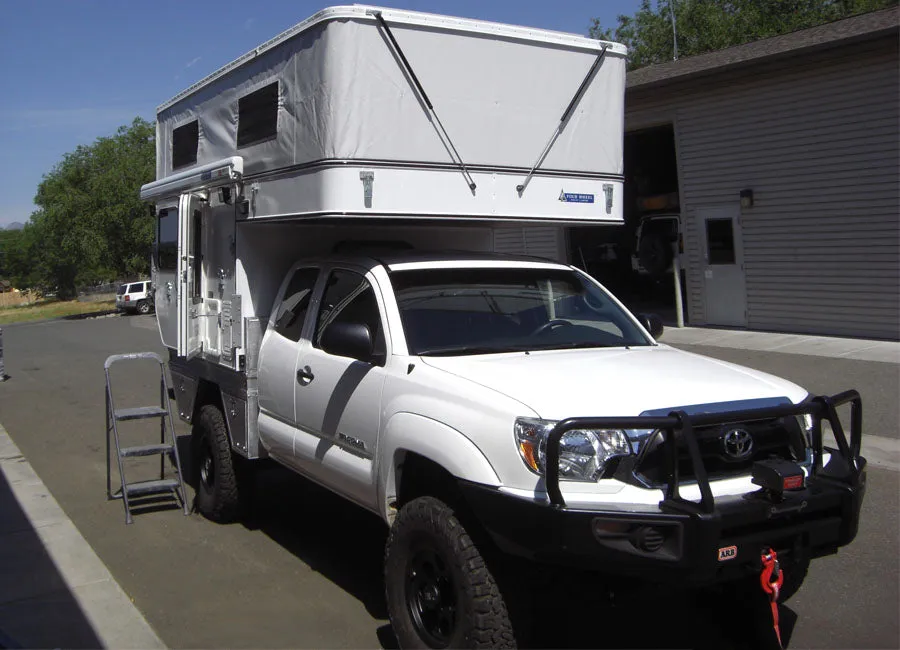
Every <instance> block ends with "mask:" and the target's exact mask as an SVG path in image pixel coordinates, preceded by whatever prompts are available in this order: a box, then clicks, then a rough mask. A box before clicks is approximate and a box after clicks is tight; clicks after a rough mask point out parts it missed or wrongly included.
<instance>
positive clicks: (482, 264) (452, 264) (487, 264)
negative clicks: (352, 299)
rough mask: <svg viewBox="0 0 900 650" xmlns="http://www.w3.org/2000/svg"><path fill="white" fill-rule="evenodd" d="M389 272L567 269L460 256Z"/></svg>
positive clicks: (406, 265)
mask: <svg viewBox="0 0 900 650" xmlns="http://www.w3.org/2000/svg"><path fill="white" fill-rule="evenodd" d="M388 268H390V270H391V271H411V270H418V269H548V270H557V271H560V270H561V271H568V270H569V267H567V266H563V265H561V264H551V263H549V262H538V261H534V262H531V261H527V262H517V261H511V260H510V261H507V260H467V259H465V257H464V256H462V255H461V256H460V259H459V260H442V261H437V262H398V263H397V264H391V265H390V266H389V267H388Z"/></svg>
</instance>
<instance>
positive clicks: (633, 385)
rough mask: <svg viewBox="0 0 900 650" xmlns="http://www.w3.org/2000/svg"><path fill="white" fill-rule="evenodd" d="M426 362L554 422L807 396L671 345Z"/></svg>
mask: <svg viewBox="0 0 900 650" xmlns="http://www.w3.org/2000/svg"><path fill="white" fill-rule="evenodd" d="M420 358H421V360H422V362H423V363H425V364H428V365H429V366H431V367H433V368H437V369H440V370H443V371H445V372H448V373H452V374H454V375H458V376H459V377H462V378H464V379H468V380H469V381H472V382H475V383H477V384H481V385H482V386H486V387H487V388H490V389H492V390H495V391H497V392H499V393H502V394H504V395H507V396H508V397H511V398H513V399H515V400H518V401H519V402H521V403H522V404H524V405H526V406H528V407H530V408H531V409H533V410H534V411H535V412H536V413H537V414H538V416H539V417H541V418H544V419H548V420H561V419H563V418H567V417H589V416H593V417H606V416H611V417H614V416H626V417H627V416H633V415H640V414H641V413H643V412H644V411H649V410H654V409H668V408H677V407H683V406H690V405H695V404H712V403H718V402H732V401H738V400H748V399H761V398H773V397H786V398H788V399H789V400H790V401H791V402H793V403H797V402H800V401H801V400H803V399H804V398H805V397H806V395H807V392H806V391H805V390H803V389H802V388H800V387H799V386H797V385H796V384H793V383H791V382H789V381H785V380H784V379H780V378H778V377H775V376H773V375H769V374H766V373H764V372H758V371H756V370H751V369H749V368H744V367H742V366H738V365H735V364H732V363H727V362H725V361H718V360H717V359H710V358H708V357H703V356H700V355H697V354H692V353H690V352H684V351H682V350H676V349H675V348H670V347H668V346H665V345H657V346H651V347H636V348H630V349H624V348H597V349H582V350H544V351H540V352H530V353H527V354H526V353H519V352H515V353H508V354H487V355H475V356H465V357H420ZM523 415H527V414H523Z"/></svg>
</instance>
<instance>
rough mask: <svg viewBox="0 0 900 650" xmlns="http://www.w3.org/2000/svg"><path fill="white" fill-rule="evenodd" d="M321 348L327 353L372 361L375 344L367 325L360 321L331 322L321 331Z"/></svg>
mask: <svg viewBox="0 0 900 650" xmlns="http://www.w3.org/2000/svg"><path fill="white" fill-rule="evenodd" d="M322 349H323V350H325V352H327V353H328V354H334V355H336V356H339V357H350V358H351V359H358V360H359V361H366V362H369V361H372V355H373V353H374V351H375V344H374V342H373V341H372V332H370V331H369V326H368V325H364V324H362V323H331V325H329V326H328V327H326V328H325V331H324V332H323V333H322Z"/></svg>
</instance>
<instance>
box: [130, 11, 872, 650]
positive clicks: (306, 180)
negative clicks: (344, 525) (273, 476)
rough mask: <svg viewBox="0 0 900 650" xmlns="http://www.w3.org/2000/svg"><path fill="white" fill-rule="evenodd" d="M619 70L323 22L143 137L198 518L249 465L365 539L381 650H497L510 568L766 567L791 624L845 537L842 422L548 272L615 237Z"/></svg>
mask: <svg viewBox="0 0 900 650" xmlns="http://www.w3.org/2000/svg"><path fill="white" fill-rule="evenodd" d="M625 61H626V49H625V47H624V46H622V45H620V44H617V43H610V42H602V41H596V40H591V39H587V38H584V37H581V36H578V35H572V34H561V33H556V32H550V31H545V30H539V29H532V28H522V27H516V26H510V25H499V24H494V23H485V22H481V21H473V20H467V19H462V18H453V17H447V16H435V15H431V14H423V13H417V12H408V11H401V10H394V9H383V8H377V7H366V6H360V5H353V6H345V7H332V8H329V9H325V10H323V11H321V12H319V13H317V14H315V15H314V16H312V17H310V18H309V19H307V20H305V21H303V22H301V23H299V24H298V25H296V26H295V27H292V28H291V29H289V30H287V31H285V32H284V33H282V34H280V35H278V36H276V37H275V38H273V39H271V40H269V41H266V42H265V43H263V44H261V45H260V46H259V47H258V48H255V49H254V50H252V51H251V52H248V53H247V54H246V55H244V56H242V57H240V58H239V59H237V60H236V61H234V62H232V63H231V64H229V65H227V66H225V67H223V68H222V69H220V70H218V71H215V72H213V73H211V74H210V75H209V76H207V77H205V78H204V79H202V80H200V81H198V82H197V83H196V84H194V85H192V86H191V87H190V88H188V89H186V90H185V91H184V92H182V93H179V94H178V95H177V96H175V97H174V98H172V99H171V100H169V101H168V102H166V103H164V104H163V105H161V106H160V107H159V109H158V111H157V121H156V124H157V137H156V147H157V161H156V162H157V165H156V176H157V179H156V180H155V181H153V182H152V183H148V184H147V185H145V186H143V187H142V188H141V197H142V199H144V200H145V201H147V202H148V203H151V204H153V205H154V211H155V214H156V215H157V233H156V234H157V238H156V246H155V250H154V253H153V258H152V259H153V281H154V286H155V287H156V290H155V299H154V306H155V310H156V319H157V322H158V324H159V330H160V337H161V339H162V342H163V344H164V345H165V346H166V347H167V348H168V349H169V369H170V371H171V375H172V380H173V390H174V393H175V396H176V398H177V404H178V411H179V414H180V415H181V417H182V418H183V419H184V420H186V421H188V422H190V423H191V424H192V425H193V433H192V437H193V441H194V451H195V453H194V454H192V463H193V465H194V467H195V470H196V473H197V475H198V476H199V482H198V488H197V496H196V501H197V505H198V507H199V510H200V511H201V512H202V513H203V514H204V515H206V516H207V517H209V518H210V519H213V520H218V521H228V520H233V519H235V518H237V517H239V516H240V514H241V511H242V508H244V507H247V505H248V503H247V501H248V499H247V498H246V497H247V489H246V488H247V487H248V484H247V483H245V479H246V478H248V477H249V476H252V472H250V471H248V470H249V469H250V468H251V467H252V466H253V464H254V463H256V462H257V461H259V460H261V459H265V458H266V457H268V458H272V459H274V460H276V461H278V462H279V463H281V464H283V465H285V466H287V467H289V468H291V469H292V470H295V471H296V472H297V473H299V474H301V475H302V476H305V477H307V478H309V479H311V480H313V481H315V482H317V483H320V484H322V485H324V486H326V487H327V488H328V489H330V490H332V491H334V492H335V493H337V494H339V495H341V496H343V497H345V498H347V499H349V500H350V501H352V502H354V503H357V504H359V505H360V506H361V507H363V508H366V509H367V510H370V511H372V512H375V513H377V514H378V515H379V516H380V517H382V518H383V520H384V521H385V523H386V524H387V525H388V526H389V527H390V536H389V540H388V543H387V553H386V561H385V586H386V591H387V606H388V611H389V614H390V618H391V622H392V624H393V627H394V632H395V633H396V636H397V639H398V640H399V642H400V644H401V646H403V647H423V646H426V647H433V648H442V647H504V646H510V645H513V644H514V643H515V642H516V635H515V631H514V629H513V624H512V622H511V620H510V615H509V608H508V607H507V600H508V598H507V597H508V596H510V595H511V594H510V590H509V588H507V587H505V586H504V584H503V581H502V580H500V581H498V577H499V574H498V573H497V572H496V567H497V564H496V563H495V560H496V558H498V557H500V558H502V557H504V555H514V556H518V557H519V558H524V559H525V561H532V562H537V563H540V564H541V565H543V566H546V567H555V566H567V567H571V566H575V567H584V568H588V569H594V570H600V571H603V572H606V573H607V574H618V575H623V576H631V577H634V576H636V577H641V578H645V579H648V580H655V581H670V582H671V581H674V582H678V583H681V584H683V583H685V582H690V583H691V584H697V585H704V584H713V583H725V584H743V583H747V582H748V581H751V582H754V581H755V584H756V585H757V586H758V585H759V580H760V572H761V570H763V569H764V568H765V567H768V569H769V570H773V566H772V565H771V564H765V563H768V562H771V561H773V560H774V557H775V556H774V554H775V553H777V557H778V559H779V560H780V562H781V567H782V568H783V571H780V572H779V574H780V575H781V576H783V578H784V584H783V585H782V587H781V590H780V594H781V598H782V599H784V598H787V597H790V595H791V594H792V593H793V592H794V591H796V589H797V588H798V587H799V585H800V583H801V582H802V580H803V578H804V575H805V572H806V567H807V564H808V562H809V560H810V559H811V558H814V557H816V556H819V555H824V554H828V553H833V552H835V551H836V549H837V548H838V547H840V546H842V545H844V544H847V543H849V542H850V541H851V540H852V539H853V538H854V536H855V534H856V530H857V526H858V518H859V510H860V504H861V501H862V498H863V493H864V488H865V473H864V468H865V461H864V459H863V458H862V457H861V456H860V453H859V452H860V440H861V437H860V432H861V404H860V400H859V396H858V395H857V394H856V393H855V392H853V391H848V392H847V393H842V394H841V395H837V396H834V397H833V398H826V397H814V396H810V395H808V394H807V392H806V391H805V390H803V389H802V388H800V387H798V386H795V385H793V384H791V383H789V382H786V381H783V380H781V379H778V378H776V377H772V376H769V375H765V374H763V373H759V372H754V371H752V370H747V369H744V368H739V367H737V366H733V365H730V364H727V363H722V362H719V361H713V360H710V359H704V358H703V357H699V356H697V355H693V354H688V353H685V352H681V351H678V350H675V349H672V348H670V347H668V346H666V345H661V344H659V343H657V342H656V340H655V338H658V335H659V334H660V332H661V331H662V328H661V325H660V322H659V320H658V319H654V318H642V319H639V318H635V317H634V316H633V315H632V314H630V313H629V312H628V311H627V310H626V309H625V308H624V307H622V305H621V304H620V303H619V302H618V301H617V300H616V299H615V298H614V297H613V296H611V295H610V294H609V293H608V292H607V291H605V290H604V289H603V287H601V286H600V285H599V284H598V283H597V282H596V281H594V280H593V279H591V278H590V277H588V276H587V275H585V274H584V273H582V272H581V271H579V270H577V269H575V268H573V267H572V266H570V265H569V264H568V260H567V259H566V252H565V250H566V244H565V242H566V239H567V237H568V236H570V235H571V232H573V231H570V232H568V233H567V232H566V228H567V227H568V226H573V225H582V226H591V227H605V228H615V227H623V224H624V219H623V203H624V192H623V182H624V177H623V156H622V143H623V129H624V88H625ZM429 251H437V252H429ZM454 251H455V252H454ZM528 255H540V257H541V258H546V259H536V258H535V257H528ZM845 402H850V403H851V404H852V406H851V427H850V429H851V431H850V436H849V438H850V439H849V441H848V440H847V437H846V436H845V434H844V431H843V429H842V428H841V424H840V421H839V420H838V418H837V416H836V414H835V406H836V405H839V404H842V403H845ZM823 422H824V423H827V424H828V425H829V426H830V427H831V429H833V433H834V437H835V439H836V441H837V448H835V449H825V448H824V446H823V432H822V428H823ZM276 496H277V495H267V498H276ZM314 533H315V530H314V529H311V531H310V534H314ZM770 551H771V552H770ZM765 558H770V559H768V560H767V559H765ZM501 564H502V563H501ZM526 573H527V572H526Z"/></svg>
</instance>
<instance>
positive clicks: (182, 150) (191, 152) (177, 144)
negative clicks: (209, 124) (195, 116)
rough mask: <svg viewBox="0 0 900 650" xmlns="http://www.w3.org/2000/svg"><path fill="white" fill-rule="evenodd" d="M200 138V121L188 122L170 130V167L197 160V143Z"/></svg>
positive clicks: (181, 165)
mask: <svg viewBox="0 0 900 650" xmlns="http://www.w3.org/2000/svg"><path fill="white" fill-rule="evenodd" d="M199 140H200V123H199V122H198V121H197V120H194V121H193V122H188V123H187V124H184V125H182V126H179V127H178V128H177V129H175V130H174V131H172V169H177V168H179V167H185V166H187V165H193V164H194V163H196V162H197V143H198V142H199Z"/></svg>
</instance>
